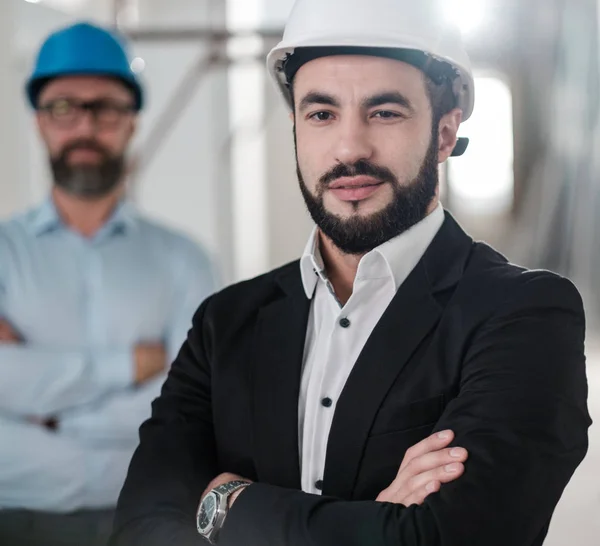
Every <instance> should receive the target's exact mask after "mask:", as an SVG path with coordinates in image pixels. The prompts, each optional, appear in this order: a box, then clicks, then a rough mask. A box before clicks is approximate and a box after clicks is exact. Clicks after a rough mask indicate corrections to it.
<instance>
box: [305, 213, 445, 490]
mask: <svg viewBox="0 0 600 546" xmlns="http://www.w3.org/2000/svg"><path fill="white" fill-rule="evenodd" d="M443 222H444V211H443V209H442V207H441V206H438V207H437V208H436V209H435V211H434V212H432V213H431V214H430V215H429V216H427V217H426V218H425V219H424V220H422V221H421V222H419V223H418V224H416V225H415V226H413V227H412V228H411V229H409V230H408V231H406V232H404V233H403V234H401V235H399V236H398V237H395V238H394V239H391V240H390V241H388V242H386V243H384V244H383V245H381V246H379V247H377V248H375V249H374V250H372V251H371V252H369V253H368V254H366V255H365V256H363V257H362V259H361V260H360V263H359V266H358V271H357V274H356V279H355V280H354V287H353V291H352V296H351V297H350V299H349V300H348V301H347V303H346V304H345V305H343V306H342V305H340V302H339V300H338V299H337V298H336V296H335V293H334V291H333V287H332V285H331V283H330V282H329V280H328V279H327V276H326V273H325V270H324V265H323V260H322V257H321V253H320V251H319V245H318V242H319V238H318V232H317V229H316V228H315V229H314V230H313V232H312V235H311V236H310V239H309V241H308V244H307V246H306V250H305V251H304V254H303V256H302V258H301V260H300V271H301V275H302V283H303V285H304V290H305V292H306V295H307V297H308V298H310V299H311V300H312V303H311V309H310V315H309V319H308V326H307V330H306V342H305V348H304V364H303V365H304V367H303V372H302V383H301V386H300V399H299V407H298V421H299V425H298V430H299V447H300V465H301V474H302V490H303V491H305V492H307V493H315V494H320V492H321V489H322V479H323V472H324V469H325V456H326V452H327V441H328V438H329V432H330V430H331V423H332V421H333V415H334V412H335V408H336V403H337V401H338V399H339V397H340V395H341V393H342V390H343V388H344V385H345V384H346V381H347V379H348V377H349V375H350V372H351V371H352V368H353V367H354V364H355V363H356V361H357V359H358V356H359V355H360V353H361V351H362V349H363V347H364V346H365V344H366V342H367V340H368V338H369V336H370V335H371V332H372V331H373V329H374V328H375V326H376V325H377V323H378V322H379V319H380V318H381V316H382V315H383V313H384V311H385V310H386V308H387V307H388V305H389V304H390V303H391V301H392V299H393V298H394V295H395V294H396V292H397V290H398V288H399V287H400V286H401V285H402V283H403V282H404V281H405V280H406V278H407V277H408V275H409V274H410V272H411V271H412V270H413V269H414V267H415V266H416V265H417V263H418V262H419V260H420V259H421V258H422V257H423V255H424V254H425V251H426V250H427V247H428V246H429V245H430V244H431V241H432V240H433V238H434V237H435V235H436V233H437V232H438V230H439V229H440V227H441V226H442V224H443ZM373 364H374V365H375V364H376V363H373Z"/></svg>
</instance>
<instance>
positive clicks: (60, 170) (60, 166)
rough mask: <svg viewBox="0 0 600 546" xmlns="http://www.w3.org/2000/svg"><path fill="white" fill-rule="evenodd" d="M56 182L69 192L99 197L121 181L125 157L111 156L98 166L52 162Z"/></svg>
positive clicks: (89, 197) (76, 194)
mask: <svg viewBox="0 0 600 546" xmlns="http://www.w3.org/2000/svg"><path fill="white" fill-rule="evenodd" d="M52 171H53V174H54V184H55V186H56V187H58V188H61V189H63V190H65V191H66V192H67V193H69V194H71V195H74V196H77V197H82V198H84V199H98V198H100V197H104V196H106V195H108V194H109V193H111V192H112V191H113V190H114V189H115V188H116V187H117V186H118V185H119V183H120V182H121V180H122V178H123V172H124V158H122V157H119V158H114V159H113V158H111V159H107V160H105V161H104V162H103V163H102V164H101V165H98V166H77V167H71V166H70V165H68V164H66V163H64V162H62V161H60V160H58V161H53V162H52Z"/></svg>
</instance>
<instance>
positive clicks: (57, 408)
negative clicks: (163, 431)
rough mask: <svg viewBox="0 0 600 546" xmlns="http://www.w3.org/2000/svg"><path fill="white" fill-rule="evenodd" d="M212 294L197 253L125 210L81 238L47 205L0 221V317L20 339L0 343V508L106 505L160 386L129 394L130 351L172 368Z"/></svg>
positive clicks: (208, 272)
mask: <svg viewBox="0 0 600 546" xmlns="http://www.w3.org/2000/svg"><path fill="white" fill-rule="evenodd" d="M214 288H215V278H214V270H213V267H212V265H211V262H210V260H209V259H208V257H207V255H206V254H205V253H204V252H203V251H201V250H200V249H199V248H198V247H197V246H196V245H195V244H194V243H192V242H191V241H190V240H188V239H187V238H185V237H183V236H181V235H179V234H176V233H174V232H172V231H170V230H168V229H165V228H163V227H161V226H159V225H157V224H155V223H153V222H150V221H148V220H146V219H144V218H143V217H141V216H140V215H139V213H137V212H136V211H135V210H134V209H133V208H132V207H131V205H129V204H127V203H122V204H121V205H120V206H119V207H118V208H117V210H116V211H115V213H114V214H113V216H112V218H111V219H110V220H109V221H108V222H107V223H106V224H105V225H104V227H103V228H102V229H101V230H100V231H99V232H98V233H97V234H96V236H95V237H93V238H92V239H86V238H83V237H82V236H81V235H79V234H77V233H75V232H74V231H72V230H70V229H69V228H68V227H66V226H65V225H64V224H63V223H62V221H61V219H60V217H59V215H58V213H57V211H56V209H55V207H54V205H53V202H52V200H50V199H49V200H48V201H47V202H46V203H44V204H43V205H42V206H41V207H40V208H38V209H36V210H33V211H30V212H28V213H26V214H24V215H21V216H19V217H17V218H15V219H13V220H10V221H8V222H6V223H4V224H0V318H4V319H6V320H8V321H9V322H10V323H11V325H12V326H13V327H14V328H15V329H16V330H17V331H18V332H19V333H20V335H21V336H22V338H23V340H24V343H22V344H6V343H5V344H2V343H0V509H7V508H23V509H28V510H44V511H53V512H70V511H74V510H78V509H94V508H104V507H111V506H114V505H115V504H116V501H117V497H118V494H119V491H120V489H121V486H122V484H123V481H124V478H125V475H126V472H127V467H128V465H129V461H130V459H131V456H132V454H133V451H134V450H135V447H136V445H137V442H138V435H137V431H138V427H139V426H140V424H141V423H142V422H143V421H144V420H145V419H146V418H147V417H149V415H150V405H151V402H152V400H153V399H154V398H156V396H157V395H158V394H159V392H160V387H161V385H162V383H163V381H164V378H165V376H161V377H157V378H156V379H154V380H152V381H151V382H148V383H146V384H144V385H142V386H139V387H138V386H134V384H133V374H134V362H133V351H134V348H135V346H136V345H137V344H139V343H143V342H162V343H164V345H165V347H166V348H167V352H168V354H169V358H170V359H171V360H172V359H173V358H174V357H175V356H176V354H177V352H178V350H179V348H180V346H181V344H182V342H183V341H184V339H185V335H186V332H187V330H188V328H189V326H190V324H191V318H192V316H193V313H194V311H195V310H196V309H197V307H198V306H199V304H200V303H201V302H202V300H204V299H205V298H206V297H207V296H208V295H210V294H211V293H212V292H213V290H214ZM31 417H35V418H48V417H56V418H58V421H59V423H60V425H59V428H58V430H57V431H56V432H52V431H50V430H48V429H46V428H44V427H42V426H40V425H36V424H33V423H31V419H30V418H31Z"/></svg>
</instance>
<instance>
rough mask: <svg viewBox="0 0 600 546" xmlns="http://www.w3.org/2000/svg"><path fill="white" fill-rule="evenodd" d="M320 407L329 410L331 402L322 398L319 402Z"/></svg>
mask: <svg viewBox="0 0 600 546" xmlns="http://www.w3.org/2000/svg"><path fill="white" fill-rule="evenodd" d="M321 405H322V406H323V407H324V408H330V407H331V406H333V400H332V399H331V398H329V397H327V398H323V400H321Z"/></svg>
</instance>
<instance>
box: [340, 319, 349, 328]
mask: <svg viewBox="0 0 600 546" xmlns="http://www.w3.org/2000/svg"><path fill="white" fill-rule="evenodd" d="M350 324H351V322H350V321H349V320H348V319H347V318H346V317H344V318H343V319H340V326H341V327H342V328H350Z"/></svg>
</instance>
